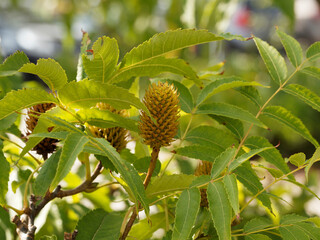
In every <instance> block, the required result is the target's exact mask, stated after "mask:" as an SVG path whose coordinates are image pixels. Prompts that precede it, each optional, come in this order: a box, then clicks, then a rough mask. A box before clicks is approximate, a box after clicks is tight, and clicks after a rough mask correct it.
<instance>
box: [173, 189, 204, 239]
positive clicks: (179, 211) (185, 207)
mask: <svg viewBox="0 0 320 240" xmlns="http://www.w3.org/2000/svg"><path fill="white" fill-rule="evenodd" d="M200 199H201V196H200V191H199V189H198V188H191V189H186V190H184V191H183V192H182V193H181V195H180V197H179V200H178V202H177V208H176V218H175V222H174V227H173V234H172V240H185V239H188V238H189V235H190V233H191V229H192V226H193V225H194V223H195V221H196V217H197V214H198V212H199V208H200Z"/></svg>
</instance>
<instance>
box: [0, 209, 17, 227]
mask: <svg viewBox="0 0 320 240" xmlns="http://www.w3.org/2000/svg"><path fill="white" fill-rule="evenodd" d="M0 223H1V224H0V225H2V226H3V227H4V229H5V230H10V232H11V233H13V232H14V231H15V230H16V226H15V225H14V224H13V223H12V222H11V217H10V215H9V211H8V210H7V209H4V208H3V207H1V206H0ZM0 228H1V226H0Z"/></svg>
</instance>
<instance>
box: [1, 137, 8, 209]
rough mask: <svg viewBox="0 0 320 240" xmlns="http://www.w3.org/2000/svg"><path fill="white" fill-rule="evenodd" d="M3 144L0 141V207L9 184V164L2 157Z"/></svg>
mask: <svg viewBox="0 0 320 240" xmlns="http://www.w3.org/2000/svg"><path fill="white" fill-rule="evenodd" d="M2 148H3V142H2V141H0V166H1V172H0V205H3V204H5V203H6V199H5V196H6V194H7V192H8V182H9V174H10V164H9V163H8V161H7V159H6V158H5V156H4V155H3V151H2Z"/></svg>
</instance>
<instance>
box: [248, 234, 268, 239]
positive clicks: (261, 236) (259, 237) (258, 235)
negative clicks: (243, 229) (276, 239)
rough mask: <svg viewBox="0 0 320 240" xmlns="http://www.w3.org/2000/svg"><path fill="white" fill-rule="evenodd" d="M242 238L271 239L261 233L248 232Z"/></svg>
mask: <svg viewBox="0 0 320 240" xmlns="http://www.w3.org/2000/svg"><path fill="white" fill-rule="evenodd" d="M244 239H245V240H272V239H271V238H269V237H268V236H266V235H263V234H250V235H247V236H245V238H244Z"/></svg>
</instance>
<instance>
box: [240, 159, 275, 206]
mask: <svg viewBox="0 0 320 240" xmlns="http://www.w3.org/2000/svg"><path fill="white" fill-rule="evenodd" d="M235 173H236V175H237V179H238V180H239V181H240V182H241V183H242V184H243V185H244V186H245V187H246V188H247V189H248V190H249V191H250V192H251V193H252V194H253V195H256V194H257V193H258V192H260V191H262V190H263V186H262V184H261V182H260V179H259V177H258V176H257V174H256V173H255V172H254V171H253V170H252V168H251V165H250V163H249V162H245V163H244V164H243V165H242V166H240V167H238V168H237V169H236V171H235ZM257 198H258V199H259V200H260V201H261V203H262V204H263V205H264V206H265V207H267V208H268V209H269V210H270V212H272V207H271V201H270V198H269V196H268V195H267V194H266V193H264V192H262V193H261V194H259V195H258V197H257Z"/></svg>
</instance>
